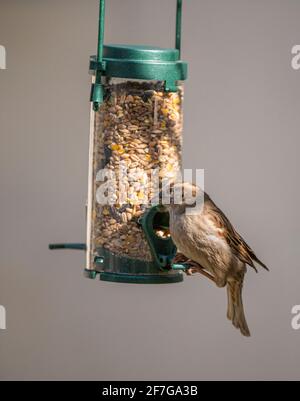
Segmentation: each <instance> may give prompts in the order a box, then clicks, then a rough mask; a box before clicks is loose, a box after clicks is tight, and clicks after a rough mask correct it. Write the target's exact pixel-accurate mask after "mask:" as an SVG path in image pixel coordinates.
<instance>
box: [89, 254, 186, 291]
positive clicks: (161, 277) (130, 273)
mask: <svg viewBox="0 0 300 401" xmlns="http://www.w3.org/2000/svg"><path fill="white" fill-rule="evenodd" d="M97 254H98V255H99V256H96V257H95V262H94V263H95V266H94V268H95V270H88V269H86V270H85V276H86V277H88V278H92V279H95V278H96V277H97V275H98V274H99V275H100V280H102V281H110V282H114V283H136V284H164V283H166V284H167V283H179V282H181V281H183V274H182V273H181V272H180V271H178V270H177V271H176V270H175V271H173V270H172V269H169V270H168V269H166V270H163V269H161V268H159V267H158V266H157V264H156V263H155V262H148V261H144V260H139V259H133V258H129V257H125V256H120V255H117V254H114V253H112V252H110V251H109V250H107V249H105V248H97Z"/></svg>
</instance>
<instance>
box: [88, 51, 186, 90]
mask: <svg viewBox="0 0 300 401" xmlns="http://www.w3.org/2000/svg"><path fill="white" fill-rule="evenodd" d="M99 69H100V70H101V71H102V75H104V76H109V77H119V78H131V79H145V80H157V81H166V83H167V85H166V86H169V85H168V84H169V83H170V86H172V88H170V90H172V89H173V87H174V85H175V83H176V81H183V80H185V79H186V78H187V63H186V62H184V61H182V60H180V52H179V50H178V49H174V48H161V47H155V46H153V47H152V46H140V45H106V46H104V47H103V61H102V62H100V63H99V62H97V57H96V56H92V57H91V60H90V70H91V71H97V70H99Z"/></svg>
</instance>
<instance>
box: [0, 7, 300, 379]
mask: <svg viewBox="0 0 300 401" xmlns="http://www.w3.org/2000/svg"><path fill="white" fill-rule="evenodd" d="M107 3H108V5H107V25H106V42H115V43H120V42H123V43H140V44H141V43H144V44H156V45H161V46H171V45H173V41H174V40H173V39H174V16H175V12H174V10H175V5H174V4H175V1H174V0H164V1H160V0H153V1H151V2H150V1H146V0H144V1H141V0H126V1H124V0H109V1H107ZM97 15H98V1H97V0H90V1H88V2H87V1H84V0H51V1H49V0H48V1H46V0H43V1H41V0H27V1H24V0H0V44H2V45H4V46H6V50H7V70H6V71H0V132H1V145H0V151H1V157H0V174H1V181H0V185H1V192H0V194H1V195H0V196H1V204H0V206H1V207H0V221H1V230H0V235H1V238H0V304H2V305H4V306H5V307H6V310H7V330H6V331H0V378H1V379H174V380H176V379H196V380H201V379H208V380H214V379H221V380H228V379H238V380H239V379H246V380H250V379H251V380H253V379H255V380H256V379H262V380H263V379H273V380H275V379H299V378H300V374H299V371H300V360H299V358H300V347H299V344H300V331H293V330H292V328H291V317H292V316H291V308H292V306H293V305H295V304H300V282H299V281H300V270H299V259H300V247H299V206H298V205H299V202H300V190H299V185H298V182H299V161H298V158H299V133H298V132H299V125H300V113H299V100H300V95H299V93H300V92H299V88H300V71H293V70H292V69H291V48H292V46H294V45H295V44H299V41H300V32H299V21H300V3H299V1H298V0H285V1H283V0H201V1H199V0H198V1H197V0H189V1H185V5H184V22H183V32H184V34H183V57H184V59H186V60H188V61H189V63H190V75H189V80H188V82H187V83H186V91H185V134H184V135H185V136H184V144H185V146H184V160H185V167H189V168H204V169H205V173H206V175H205V179H206V190H207V192H208V193H210V195H211V196H212V197H213V198H214V200H215V201H216V202H217V204H218V205H219V206H220V207H221V208H222V209H223V210H224V211H225V212H226V213H227V215H228V216H229V217H230V219H231V220H232V222H233V223H234V224H235V226H236V228H237V229H238V230H239V231H240V233H241V234H242V235H243V236H244V237H245V238H246V239H247V241H248V242H249V243H250V244H251V245H252V247H253V248H254V249H255V250H256V252H257V254H258V255H259V256H260V257H261V258H262V259H263V260H264V261H265V262H266V263H267V264H268V265H269V266H270V268H271V272H270V273H266V272H264V271H261V272H260V273H259V274H258V275H256V274H255V273H254V272H252V271H249V273H248V274H247V277H246V283H245V290H244V302H245V305H246V314H247V318H248V322H249V325H250V328H251V331H252V335H253V336H252V338H251V339H245V338H242V337H241V336H240V334H239V333H238V332H237V331H235V330H234V329H233V327H232V326H231V325H230V323H229V322H227V320H226V317H225V310H226V295H225V291H224V290H220V289H217V288H215V287H213V286H212V285H211V284H210V283H209V282H208V281H206V280H205V279H204V278H202V277H198V276H197V277H192V278H187V279H186V280H185V282H184V283H183V284H176V285H166V286H143V285H127V284H123V285H121V284H109V283H101V282H99V281H91V280H87V279H84V278H83V277H82V269H83V267H84V254H83V253H80V252H75V251H73V252H72V251H57V252H51V251H48V250H47V244H48V243H49V242H51V241H57V242H60V241H84V240H85V212H84V204H85V200H86V190H87V162H88V132H89V102H88V98H89V91H90V78H89V76H88V58H89V55H90V54H93V53H94V52H95V48H96V37H97Z"/></svg>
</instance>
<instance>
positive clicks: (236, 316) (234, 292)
mask: <svg viewBox="0 0 300 401" xmlns="http://www.w3.org/2000/svg"><path fill="white" fill-rule="evenodd" d="M242 289H243V282H241V281H237V280H230V281H228V282H227V296H228V310H227V318H228V319H229V320H230V321H231V322H232V324H233V325H234V327H236V328H237V329H239V330H240V331H241V333H242V334H243V336H245V337H250V335H251V334H250V330H249V328H248V324H247V321H246V317H245V312H244V307H243V300H242Z"/></svg>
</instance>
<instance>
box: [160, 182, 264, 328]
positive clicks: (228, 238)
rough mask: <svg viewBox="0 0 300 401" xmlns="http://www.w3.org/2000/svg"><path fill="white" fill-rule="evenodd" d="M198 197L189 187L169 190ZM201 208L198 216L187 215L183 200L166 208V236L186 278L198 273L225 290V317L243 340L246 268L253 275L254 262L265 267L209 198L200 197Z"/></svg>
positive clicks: (197, 190)
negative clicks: (185, 268) (186, 265)
mask: <svg viewBox="0 0 300 401" xmlns="http://www.w3.org/2000/svg"><path fill="white" fill-rule="evenodd" d="M178 189H179V190H182V189H183V191H185V190H186V193H190V194H191V193H192V192H193V193H194V195H195V194H196V193H197V195H198V196H199V194H201V189H200V188H198V187H196V186H193V185H192V184H189V183H184V184H175V186H174V188H173V190H174V191H176V190H178ZM202 195H203V198H204V205H203V208H202V211H201V213H198V214H192V215H190V214H187V213H186V210H187V207H188V204H190V202H187V200H186V199H185V198H184V199H183V203H182V204H174V203H172V202H171V205H169V206H167V207H168V208H169V212H170V233H171V236H172V239H173V241H174V243H175V244H176V246H177V248H178V250H179V252H180V255H178V256H177V258H176V260H177V262H178V261H185V262H186V261H187V260H189V264H190V265H191V268H190V269H189V270H188V271H187V273H188V274H191V273H194V272H199V273H202V274H204V275H205V276H207V277H209V278H211V279H212V280H213V281H214V282H215V283H216V285H217V286H218V287H224V286H227V298H228V309H227V317H228V319H229V320H231V321H232V323H233V325H234V326H235V327H236V328H238V329H239V330H240V331H241V333H242V334H243V335H244V336H250V331H249V328H248V325H247V322H246V318H245V314H244V308H243V302H242V288H243V282H244V276H245V273H246V270H247V268H246V265H247V264H248V265H249V266H251V267H252V268H254V269H255V270H256V271H257V269H256V267H255V265H254V262H256V263H258V264H259V265H260V266H262V267H263V268H265V269H267V270H268V268H267V266H266V265H265V264H264V263H262V262H261V261H260V260H259V259H258V258H257V257H256V255H255V253H254V252H253V250H252V249H251V248H250V247H249V245H247V243H246V242H245V241H244V239H243V238H242V237H241V236H240V235H239V234H238V233H237V232H236V230H235V229H234V227H233V226H232V224H231V223H230V221H229V220H228V218H227V217H226V216H225V215H224V213H223V212H222V211H221V210H220V209H219V208H218V207H217V206H216V205H215V203H214V202H213V201H212V200H211V198H210V197H209V196H208V195H207V194H206V193H203V192H202Z"/></svg>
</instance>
